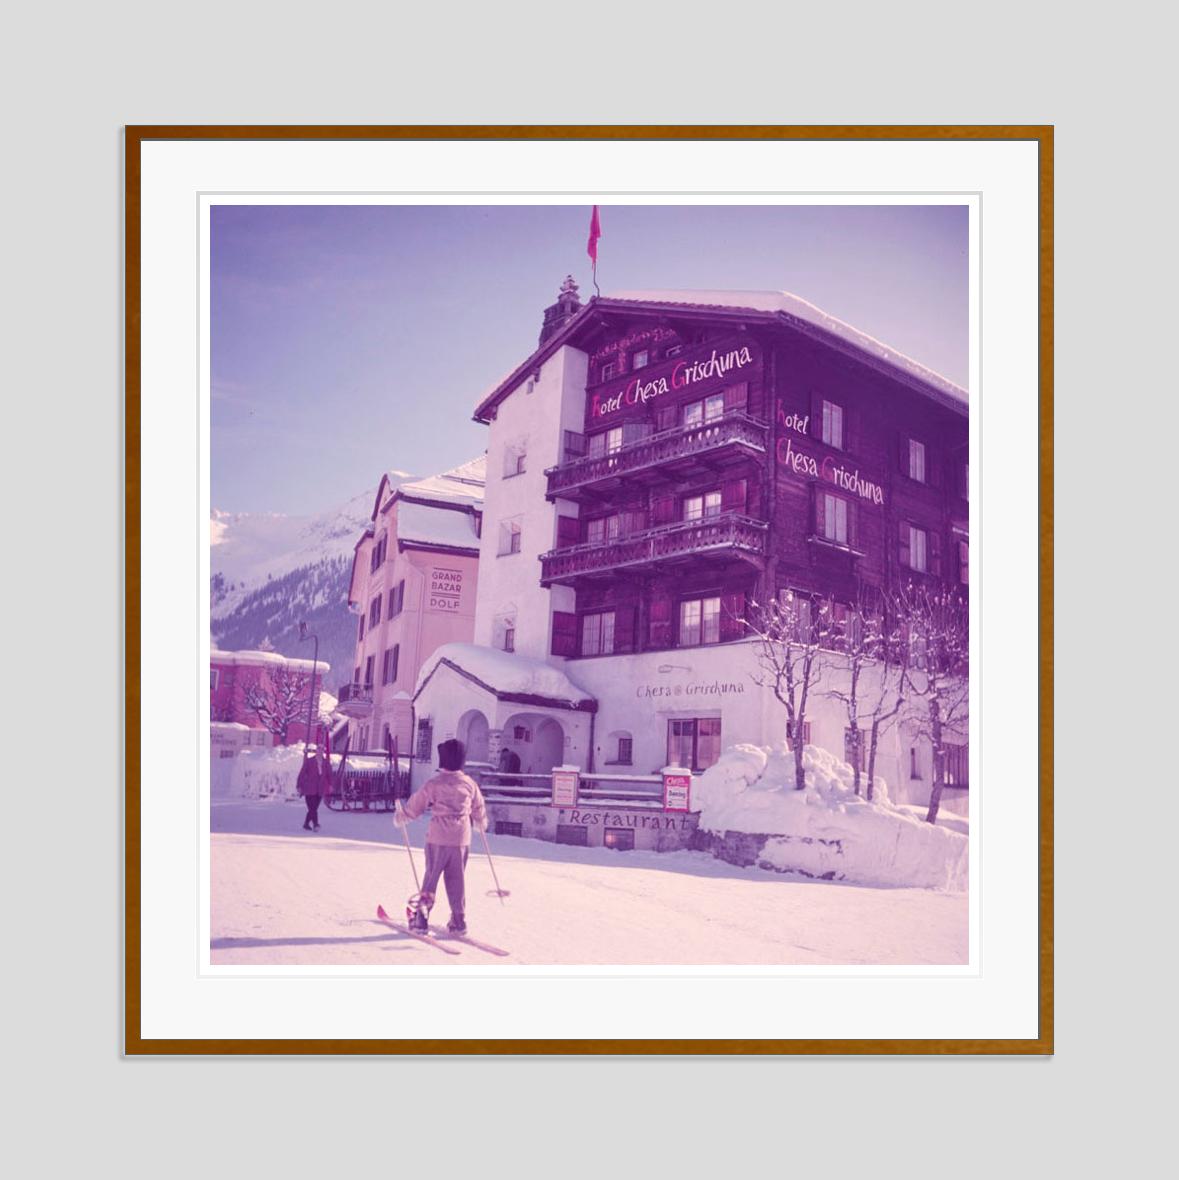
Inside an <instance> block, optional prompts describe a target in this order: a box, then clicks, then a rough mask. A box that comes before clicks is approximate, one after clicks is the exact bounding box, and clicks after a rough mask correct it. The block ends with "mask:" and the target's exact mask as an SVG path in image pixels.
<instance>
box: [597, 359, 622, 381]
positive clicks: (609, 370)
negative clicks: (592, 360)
mask: <svg viewBox="0 0 1179 1180" xmlns="http://www.w3.org/2000/svg"><path fill="white" fill-rule="evenodd" d="M617 372H618V366H617V365H616V364H615V363H614V361H607V362H606V364H604V365H603V366H602V368H601V371H600V372H599V374H598V380H599V381H609V380H610V378H611V377H613V376H614V375H615V374H616V373H617Z"/></svg>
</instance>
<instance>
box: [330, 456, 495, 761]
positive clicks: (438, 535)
mask: <svg viewBox="0 0 1179 1180" xmlns="http://www.w3.org/2000/svg"><path fill="white" fill-rule="evenodd" d="M485 470H486V459H485V457H483V456H480V457H479V458H478V459H473V460H471V462H469V463H464V464H463V465H462V466H460V467H456V468H454V469H453V470H451V471H446V472H444V473H443V474H441V475H434V476H429V477H427V478H426V479H420V480H414V481H412V482H410V483H403V484H401V485H400V486H396V485H395V483H394V481H393V480H391V479H390V477H389V476H388V475H387V474H386V475H383V476H382V477H381V482H380V485H379V486H378V488H377V495H376V500H375V502H374V504H373V512H372V521H371V523H370V524H369V526H368V528H367V529H366V530H365V533H364V536H362V537H361V538H360V540H359V541H358V542H357V544H356V552H355V556H354V557H353V560H352V579H351V583H350V585H349V589H348V605H349V607H350V608H351V609H352V610H353V611H355V612H356V613H357V614H358V615H359V616H360V618H359V620H358V622H357V638H356V658H355V666H354V668H353V672H352V680H351V683H349V684H345V685H343V686H342V687H341V688H340V693H339V696H340V702H339V711H340V712H341V713H343V714H344V715H346V716H347V717H348V718H349V723H348V730H349V735H350V737H351V748H352V749H353V750H378V749H384V748H385V738H386V734H388V735H389V736H390V737H395V738H396V740H397V748H398V750H399V752H401V753H403V754H408V753H409V752H410V749H411V740H412V736H413V702H412V700H411V697H412V694H413V689H414V685H415V684H416V683H417V677H418V670H419V669H420V668H421V666H422V664H423V663H424V662H425V660H426V659H427V658H428V657H429V656H430V655H431V654H432V653H433V652H434V651H435V649H436V648H438V647H440V646H441V645H442V644H444V643H455V642H468V643H469V642H470V641H471V639H472V637H473V636H474V631H475V591H476V585H477V578H478V570H479V534H480V530H481V526H482V517H483V485H484V477H485Z"/></svg>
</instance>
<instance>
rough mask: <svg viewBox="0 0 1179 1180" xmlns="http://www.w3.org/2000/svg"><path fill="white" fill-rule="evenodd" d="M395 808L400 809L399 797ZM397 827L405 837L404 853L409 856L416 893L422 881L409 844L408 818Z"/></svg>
mask: <svg viewBox="0 0 1179 1180" xmlns="http://www.w3.org/2000/svg"><path fill="white" fill-rule="evenodd" d="M397 810H398V811H401V800H400V799H398V800H397ZM398 827H400V828H401V834H402V836H404V837H405V855H406V856H408V857H409V867H410V871H411V872H412V873H413V883H414V888H415V889H416V890H417V892H418V893H421V891H422V883H421V881H419V880H418V866H417V865H416V864H414V860H413V849H412V848H411V847H410V846H409V821H408V819H407V820H406V822H405V823H404V824H399V825H398Z"/></svg>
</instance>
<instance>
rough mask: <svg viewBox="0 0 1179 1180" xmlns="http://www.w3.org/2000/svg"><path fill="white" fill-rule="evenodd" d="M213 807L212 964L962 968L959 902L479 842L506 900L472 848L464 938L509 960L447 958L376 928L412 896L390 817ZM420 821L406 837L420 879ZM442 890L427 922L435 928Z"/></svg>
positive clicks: (704, 866)
mask: <svg viewBox="0 0 1179 1180" xmlns="http://www.w3.org/2000/svg"><path fill="white" fill-rule="evenodd" d="M303 815H304V809H303V806H302V804H301V803H300V802H297V801H281V800H266V801H260V802H255V801H251V800H241V799H215V800H213V806H212V812H211V826H212V838H211V839H212V849H211V866H212V905H211V913H212V925H211V954H212V961H213V962H214V963H215V964H229V963H233V964H251V963H297V964H310V965H320V964H369V965H385V966H395V967H396V966H405V965H415V966H420V965H428V966H432V967H440V968H449V967H452V966H455V967H461V966H469V965H472V964H477V965H479V966H481V967H487V966H494V965H512V964H688V965H691V964H730V965H743V964H818V965H832V964H951V963H965V962H966V961H967V927H968V916H967V896H966V894H964V893H945V892H935V891H932V890H925V889H887V888H871V887H865V886H854V885H847V884H840V883H832V882H818V881H806V880H801V879H799V878H797V877H792V876H785V875H779V874H776V873H767V872H765V871H764V870H760V869H756V868H749V869H741V868H736V867H734V866H732V865H728V864H725V863H723V862H721V861H719V860H715V859H714V858H713V857H712V856H710V855H708V854H707V853H703V852H679V853H654V852H651V853H644V852H616V851H613V850H611V849H603V848H572V847H569V846H566V845H555V844H548V843H544V842H542V841H539V840H524V839H520V838H517V837H511V836H501V837H496V836H492V837H490V841H491V850H492V855H493V856H494V857H495V867H496V871H497V872H498V874H499V880H500V884H501V885H502V887H503V888H504V889H507V890H509V891H510V893H511V896H510V897H508V898H507V899H506V900H505V901H504V902H502V903H501V902H500V901H499V900H498V899H496V898H495V897H490V896H488V891H489V890H491V889H492V888H493V881H492V877H491V872H490V869H489V867H488V862H487V857H486V856H485V855H484V854H483V851H482V848H481V846H480V844H479V843H478V842H476V844H475V845H474V847H473V848H472V854H471V862H470V867H469V868H468V871H467V894H468V902H467V917H468V922H469V924H470V927H471V933H472V934H473V935H474V936H476V937H479V938H482V939H484V940H486V941H487V942H490V943H494V944H496V945H497V946H501V947H503V948H504V949H506V950H509V951H510V952H511V954H510V956H508V957H507V958H494V957H492V956H490V955H486V954H483V953H482V952H480V951H477V950H474V949H472V948H468V947H462V948H460V949H461V950H462V954H461V955H457V956H448V955H445V954H443V953H441V952H440V951H438V950H437V949H435V948H433V947H430V946H425V945H423V944H421V943H419V942H418V941H417V940H415V939H411V938H407V937H405V936H403V935H400V934H398V933H397V932H396V931H394V930H390V929H388V928H387V927H385V926H383V925H381V924H380V923H378V922H377V921H376V920H375V911H376V907H377V904H378V903H383V904H384V906H385V908H386V910H388V911H389V912H390V914H393V915H394V916H401V915H403V914H404V902H405V899H406V897H408V896H409V894H411V893H413V892H414V885H413V879H412V876H411V874H410V868H409V863H408V860H407V858H406V854H405V847H404V845H403V844H402V843H401V842H400V836H399V833H398V832H397V830H396V829H395V828H394V827H393V824H392V820H391V818H390V817H389V816H388V815H387V814H375V815H363V814H361V815H346V814H341V813H337V812H331V811H325V810H324V809H323V808H321V809H320V819H321V822H322V825H323V826H322V830H321V831H320V832H319V833H318V834H315V835H313V834H311V833H306V832H304V831H303V830H302V822H303ZM425 830H426V821H425V820H422V821H419V822H418V823H415V824H414V825H412V826H411V828H410V840H411V844H412V845H413V848H414V856H415V858H416V861H417V866H418V872H419V873H420V872H421V869H422V861H423V851H422V850H423V844H422V841H423V838H424V835H425ZM447 913H448V908H447V905H446V901H445V895H444V894H441V895H440V898H439V902H438V905H437V908H436V909H435V911H434V915H433V916H434V919H435V921H436V922H437V923H439V924H444V923H445V920H446V916H447Z"/></svg>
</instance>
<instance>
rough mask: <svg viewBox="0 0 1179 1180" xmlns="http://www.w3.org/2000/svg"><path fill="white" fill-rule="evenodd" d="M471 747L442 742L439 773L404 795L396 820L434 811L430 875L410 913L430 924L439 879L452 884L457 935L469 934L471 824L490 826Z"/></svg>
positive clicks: (449, 895)
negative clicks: (469, 762) (470, 762)
mask: <svg viewBox="0 0 1179 1180" xmlns="http://www.w3.org/2000/svg"><path fill="white" fill-rule="evenodd" d="M466 757H467V750H466V747H465V746H464V745H463V743H462V742H460V741H458V740H457V739H456V738H450V739H448V740H447V741H445V742H442V743H441V745H439V747H438V766H439V769H438V771H437V773H435V774H434V775H432V776H431V777H430V778H429V779H427V780H426V782H425V783H424V784H423V785H422V788H421V790H419V791H416V792H415V793H414V794H412V795H411V796H410V797H409V799H408V800H407V801H406V804H405V806H404V807H402V806H401V801H400V800H398V802H397V808H396V810H395V811H394V813H393V822H394V823H395V824H396V825H397V826H398V827H401V828H403V827H405V826H406V825H407V824H408V823H409V821H410V820H411V819H417V818H418V816H420V815H422V814H424V813H425V811H426V810H427V809H429V811H430V826H429V827H428V828H427V829H426V874H425V876H424V877H423V878H422V891H421V893H419V894H418V896H417V901H416V906H415V908H414V910H413V912H412V913H411V914H410V920H409V924H410V927H411V929H414V930H418V931H422V932H424V931H427V930H429V928H430V910H431V908H432V907H433V905H434V897H435V890H436V889H437V888H438V879H439V877H441V878H442V880H443V882H444V883H445V885H446V900H447V901H448V902H449V903H450V921H449V922H448V923H447V929H449V930H450V932H451V933H452V934H466V932H467V921H466V886H465V880H464V875H465V872H466V868H467V857H468V855H469V854H470V851H471V827H472V825H474V826H475V827H477V828H478V829H479V830H480V831H482V832H485V831H487V807H486V805H485V804H484V802H483V793H482V792H481V791H480V790H479V784H478V783H476V782H475V780H474V779H473V778H471V777H470V776H469V775H467V774H464V773H463V766H464V764H465V763H466Z"/></svg>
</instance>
